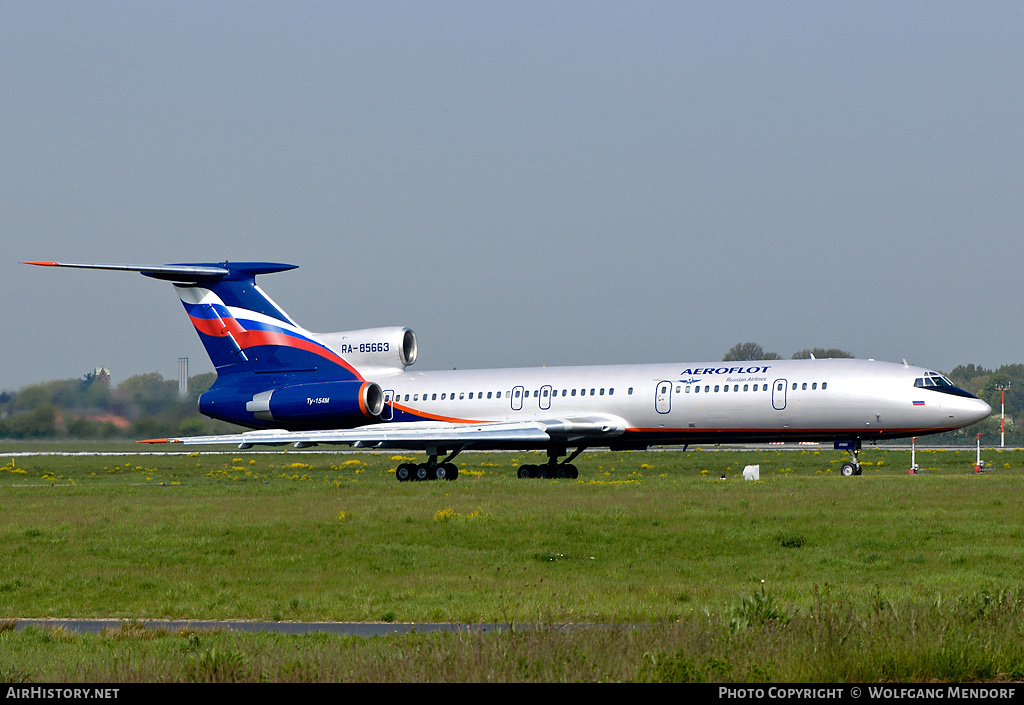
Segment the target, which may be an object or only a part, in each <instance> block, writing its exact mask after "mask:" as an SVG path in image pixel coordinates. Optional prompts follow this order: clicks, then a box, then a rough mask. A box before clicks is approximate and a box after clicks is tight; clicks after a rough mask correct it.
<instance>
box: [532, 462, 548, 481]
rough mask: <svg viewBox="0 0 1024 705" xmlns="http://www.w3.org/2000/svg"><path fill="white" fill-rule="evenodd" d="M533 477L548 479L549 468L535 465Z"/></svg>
mask: <svg viewBox="0 0 1024 705" xmlns="http://www.w3.org/2000/svg"><path fill="white" fill-rule="evenodd" d="M533 476H534V477H539V478H541V479H544V478H546V477H547V476H548V466H547V465H535V466H534V471H533Z"/></svg>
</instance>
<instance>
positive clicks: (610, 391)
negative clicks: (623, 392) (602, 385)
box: [608, 387, 615, 396]
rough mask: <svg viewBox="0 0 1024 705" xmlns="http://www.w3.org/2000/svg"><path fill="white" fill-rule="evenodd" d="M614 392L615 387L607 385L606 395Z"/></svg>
mask: <svg viewBox="0 0 1024 705" xmlns="http://www.w3.org/2000/svg"><path fill="white" fill-rule="evenodd" d="M613 394H615V387H608V396H611V395H613Z"/></svg>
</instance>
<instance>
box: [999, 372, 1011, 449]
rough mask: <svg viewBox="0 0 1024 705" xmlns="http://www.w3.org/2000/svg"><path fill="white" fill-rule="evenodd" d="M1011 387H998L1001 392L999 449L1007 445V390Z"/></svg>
mask: <svg viewBox="0 0 1024 705" xmlns="http://www.w3.org/2000/svg"><path fill="white" fill-rule="evenodd" d="M1009 388H1010V385H1009V384H1007V385H999V384H997V385H996V389H998V390H999V447H1000V448H1002V447H1004V446H1005V445H1006V443H1005V441H1006V390H1007V389H1009Z"/></svg>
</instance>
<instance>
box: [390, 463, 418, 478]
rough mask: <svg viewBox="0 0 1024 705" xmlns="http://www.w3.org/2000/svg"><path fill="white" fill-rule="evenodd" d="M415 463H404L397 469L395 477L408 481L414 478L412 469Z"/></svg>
mask: <svg viewBox="0 0 1024 705" xmlns="http://www.w3.org/2000/svg"><path fill="white" fill-rule="evenodd" d="M414 467H415V466H414V465H410V464H409V463H402V464H401V465H399V466H398V467H397V468H396V469H395V477H396V478H398V481H399V482H408V481H409V480H411V479H412V471H413V468H414Z"/></svg>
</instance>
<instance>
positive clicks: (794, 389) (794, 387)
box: [793, 382, 796, 392]
mask: <svg viewBox="0 0 1024 705" xmlns="http://www.w3.org/2000/svg"><path fill="white" fill-rule="evenodd" d="M793 391H794V392H795V391H796V382H793Z"/></svg>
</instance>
